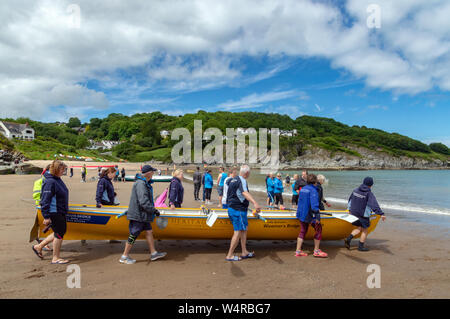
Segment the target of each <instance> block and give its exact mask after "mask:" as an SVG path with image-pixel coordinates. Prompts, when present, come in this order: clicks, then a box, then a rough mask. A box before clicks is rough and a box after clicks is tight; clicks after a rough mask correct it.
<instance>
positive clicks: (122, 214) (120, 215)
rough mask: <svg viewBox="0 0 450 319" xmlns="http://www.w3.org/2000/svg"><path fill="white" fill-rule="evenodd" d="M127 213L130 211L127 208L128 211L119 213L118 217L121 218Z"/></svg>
mask: <svg viewBox="0 0 450 319" xmlns="http://www.w3.org/2000/svg"><path fill="white" fill-rule="evenodd" d="M127 213H128V211H127V210H126V211H124V212H123V213H121V214H119V215H117V216H116V219H119V218H120V217H122V216H124V215H126V214H127Z"/></svg>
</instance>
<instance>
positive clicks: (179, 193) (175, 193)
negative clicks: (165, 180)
mask: <svg viewBox="0 0 450 319" xmlns="http://www.w3.org/2000/svg"><path fill="white" fill-rule="evenodd" d="M182 181H183V170H181V169H177V170H175V172H174V173H173V177H172V180H171V181H170V186H169V206H170V208H172V209H175V208H180V207H181V204H182V203H183V197H184V188H183V184H182Z"/></svg>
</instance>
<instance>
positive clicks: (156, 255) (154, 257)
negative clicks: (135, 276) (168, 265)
mask: <svg viewBox="0 0 450 319" xmlns="http://www.w3.org/2000/svg"><path fill="white" fill-rule="evenodd" d="M166 255H167V253H160V252H157V251H156V252H154V253H153V254H151V255H150V260H151V261H155V260H157V259H160V258H164V257H165V256H166Z"/></svg>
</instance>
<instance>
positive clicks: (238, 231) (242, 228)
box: [225, 165, 261, 261]
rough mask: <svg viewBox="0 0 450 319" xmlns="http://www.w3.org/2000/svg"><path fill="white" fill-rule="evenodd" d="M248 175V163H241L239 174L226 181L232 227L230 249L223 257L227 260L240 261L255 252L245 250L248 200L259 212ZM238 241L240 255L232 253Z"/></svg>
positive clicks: (250, 256) (251, 256) (253, 255)
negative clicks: (250, 191)
mask: <svg viewBox="0 0 450 319" xmlns="http://www.w3.org/2000/svg"><path fill="white" fill-rule="evenodd" d="M249 176H250V167H249V166H248V165H242V166H241V170H240V172H239V176H236V177H234V178H231V179H229V180H228V181H227V185H228V190H227V206H228V216H229V218H230V220H231V223H232V224H233V229H234V233H233V237H232V238H231V243H230V249H229V250H228V254H227V256H226V257H225V259H226V260H227V261H240V260H242V259H247V258H253V257H255V252H249V251H248V250H247V228H248V221H247V212H248V206H249V204H250V202H251V203H252V204H253V206H254V207H255V210H256V213H259V212H260V210H261V208H260V206H259V205H258V203H257V202H256V201H255V200H254V199H253V197H252V196H251V195H250V193H249V191H248V185H247V179H248V177H249ZM239 241H240V243H241V249H242V254H241V256H240V257H239V256H235V255H234V250H235V249H236V247H237V245H238V244H239Z"/></svg>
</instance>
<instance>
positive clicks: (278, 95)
mask: <svg viewBox="0 0 450 319" xmlns="http://www.w3.org/2000/svg"><path fill="white" fill-rule="evenodd" d="M286 99H298V100H305V99H308V95H307V94H306V93H305V92H302V91H297V90H288V91H274V92H268V93H252V94H250V95H247V96H244V97H243V98H241V99H239V100H237V101H227V102H224V103H221V104H219V105H217V108H218V109H221V110H236V109H244V108H255V107H261V106H263V105H264V104H266V103H268V102H274V101H282V100H286Z"/></svg>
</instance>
